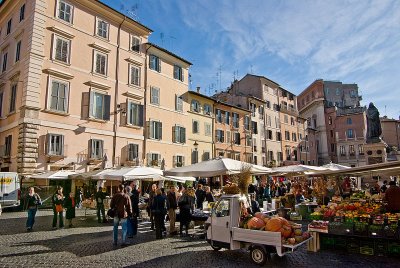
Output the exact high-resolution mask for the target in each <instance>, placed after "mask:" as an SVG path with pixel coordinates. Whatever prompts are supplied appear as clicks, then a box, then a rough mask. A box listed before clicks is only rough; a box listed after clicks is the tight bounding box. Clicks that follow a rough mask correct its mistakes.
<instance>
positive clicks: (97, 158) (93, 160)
mask: <svg viewBox="0 0 400 268" xmlns="http://www.w3.org/2000/svg"><path fill="white" fill-rule="evenodd" d="M106 154H107V150H100V151H96V152H93V153H88V164H89V165H97V164H100V163H101V162H103V161H107V159H104V156H105V155H106Z"/></svg>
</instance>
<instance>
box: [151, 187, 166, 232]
mask: <svg viewBox="0 0 400 268" xmlns="http://www.w3.org/2000/svg"><path fill="white" fill-rule="evenodd" d="M165 203H166V202H165V197H164V196H163V195H162V191H161V189H157V190H156V196H155V197H154V199H153V203H152V206H151V212H152V214H153V215H154V223H155V227H156V239H161V238H162V232H163V225H164V219H165V215H166V214H167V210H166V204H165Z"/></svg>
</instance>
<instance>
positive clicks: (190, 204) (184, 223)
mask: <svg viewBox="0 0 400 268" xmlns="http://www.w3.org/2000/svg"><path fill="white" fill-rule="evenodd" d="M192 191H193V189H192V188H188V189H186V190H184V191H183V194H182V196H181V198H179V201H178V206H179V218H180V225H179V234H180V235H181V236H183V227H185V233H186V235H188V232H189V224H190V221H191V218H192V215H191V212H193V210H194V205H195V200H194V195H193V196H192V195H189V192H192Z"/></svg>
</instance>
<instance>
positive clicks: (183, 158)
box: [182, 156, 185, 167]
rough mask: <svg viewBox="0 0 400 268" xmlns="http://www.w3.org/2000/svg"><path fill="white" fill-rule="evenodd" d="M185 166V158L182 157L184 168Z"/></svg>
mask: <svg viewBox="0 0 400 268" xmlns="http://www.w3.org/2000/svg"><path fill="white" fill-rule="evenodd" d="M183 166H185V157H184V156H182V167H183Z"/></svg>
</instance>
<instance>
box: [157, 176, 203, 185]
mask: <svg viewBox="0 0 400 268" xmlns="http://www.w3.org/2000/svg"><path fill="white" fill-rule="evenodd" d="M164 178H165V180H166V181H176V182H182V183H184V182H186V181H196V178H195V177H177V176H166V177H164Z"/></svg>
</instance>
